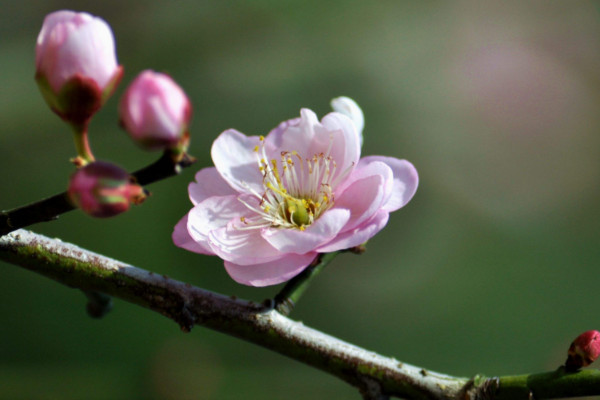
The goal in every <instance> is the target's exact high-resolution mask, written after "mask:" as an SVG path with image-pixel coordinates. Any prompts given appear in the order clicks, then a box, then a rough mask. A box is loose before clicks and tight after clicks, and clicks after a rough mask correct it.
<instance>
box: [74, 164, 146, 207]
mask: <svg viewBox="0 0 600 400" xmlns="http://www.w3.org/2000/svg"><path fill="white" fill-rule="evenodd" d="M67 194H68V196H69V199H70V200H71V202H72V203H73V205H75V206H76V207H79V208H81V209H82V210H83V211H84V212H85V213H86V214H89V215H91V216H93V217H98V218H105V217H112V216H114V215H117V214H120V213H122V212H124V211H127V210H128V209H129V205H130V204H131V203H133V204H140V203H141V202H142V201H144V199H145V198H146V194H145V192H144V189H143V188H142V187H141V186H139V185H138V184H136V183H133V182H132V179H131V176H130V175H129V173H127V171H125V170H123V169H122V168H120V167H117V166H116V165H114V164H110V163H107V162H103V161H95V162H93V163H90V164H88V165H86V166H85V167H82V168H80V169H78V170H77V171H75V173H74V174H73V175H72V176H71V180H70V182H69V189H68V190H67Z"/></svg>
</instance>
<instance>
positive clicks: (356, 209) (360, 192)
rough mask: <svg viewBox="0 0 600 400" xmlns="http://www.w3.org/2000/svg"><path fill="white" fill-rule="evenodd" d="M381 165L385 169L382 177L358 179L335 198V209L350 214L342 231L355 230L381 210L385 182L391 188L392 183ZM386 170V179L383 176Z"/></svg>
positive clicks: (390, 175)
mask: <svg viewBox="0 0 600 400" xmlns="http://www.w3.org/2000/svg"><path fill="white" fill-rule="evenodd" d="M381 165H382V166H384V167H385V169H382V175H371V176H367V177H366V178H363V179H359V180H357V181H355V182H354V183H352V184H351V185H350V186H349V187H348V188H347V189H346V190H345V191H344V192H343V193H342V195H341V196H339V197H338V198H336V200H335V208H342V209H347V210H350V212H351V217H350V220H349V221H348V223H347V224H346V226H344V229H343V231H348V230H351V229H354V228H356V227H357V226H359V225H360V224H362V223H363V222H365V221H367V220H368V219H370V218H371V217H373V215H375V214H376V213H377V211H379V210H380V209H381V206H382V205H383V201H384V198H385V197H386V190H385V186H386V182H389V183H390V186H391V181H392V180H391V177H392V172H391V171H390V169H389V168H388V167H387V166H385V164H381ZM386 170H387V175H388V177H386V176H385V175H384V174H385V172H386ZM386 178H387V179H386Z"/></svg>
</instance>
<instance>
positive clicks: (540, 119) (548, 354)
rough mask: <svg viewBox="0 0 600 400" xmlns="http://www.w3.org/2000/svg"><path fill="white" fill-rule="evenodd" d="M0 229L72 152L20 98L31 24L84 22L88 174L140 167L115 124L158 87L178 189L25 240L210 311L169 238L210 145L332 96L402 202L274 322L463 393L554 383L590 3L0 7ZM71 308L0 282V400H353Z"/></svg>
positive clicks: (215, 339) (293, 371)
mask: <svg viewBox="0 0 600 400" xmlns="http://www.w3.org/2000/svg"><path fill="white" fill-rule="evenodd" d="M0 6H1V7H0V9H1V12H0V67H1V68H0V79H1V82H0V121H1V125H0V167H1V168H0V188H2V190H1V196H0V208H3V209H10V208H13V207H17V206H20V205H23V204H26V203H29V202H32V201H35V200H38V199H40V198H43V197H46V196H49V195H52V194H55V193H57V192H60V191H63V190H64V189H65V187H66V184H67V179H68V176H69V174H70V173H71V172H72V170H73V167H72V166H71V165H70V164H69V162H68V159H69V158H70V157H72V156H73V155H74V147H73V145H72V141H71V138H70V132H69V131H68V129H67V127H66V125H65V124H64V123H63V122H62V121H60V120H59V119H58V118H57V117H56V116H55V115H53V114H52V113H51V112H50V111H49V110H48V108H47V106H46V105H45V103H44V102H43V100H42V98H41V96H40V94H39V92H38V89H37V87H36V84H35V82H34V80H33V75H34V72H35V67H34V46H35V40H36V37H37V34H38V32H39V29H40V27H41V24H42V21H43V18H44V16H45V15H46V14H47V13H49V12H51V11H54V10H57V9H63V8H68V9H74V10H78V11H88V12H90V13H92V14H95V15H98V16H101V17H102V18H104V19H105V20H106V21H107V22H108V23H109V24H110V25H111V26H112V28H113V31H114V33H115V37H116V41H117V53H118V59H119V62H120V63H121V64H122V65H123V66H124V68H125V76H124V79H123V82H122V83H121V85H120V86H119V88H118V89H117V92H116V93H115V95H114V96H113V98H111V100H110V101H109V102H108V103H107V104H106V106H105V107H104V108H103V109H102V110H101V112H100V113H99V114H98V115H97V116H96V117H95V118H94V120H93V122H92V125H91V129H90V134H91V144H92V147H93V150H94V153H95V154H96V156H97V157H98V158H101V159H106V160H111V161H113V162H116V163H118V164H120V165H122V166H124V167H126V168H127V169H129V170H134V169H138V168H140V167H142V166H144V165H146V164H148V163H150V162H152V161H153V160H154V159H155V158H157V157H158V154H151V153H144V152H143V151H141V150H139V149H138V148H137V147H135V145H134V144H133V143H132V142H131V141H130V139H129V138H128V137H127V135H126V134H125V133H124V132H123V131H121V130H120V129H119V128H118V126H117V115H116V108H117V104H118V98H119V96H120V94H121V93H122V92H123V91H124V89H125V87H126V85H127V84H128V83H129V82H130V81H131V80H132V79H133V78H134V77H135V76H136V75H137V74H138V73H139V72H140V71H141V70H143V69H147V68H151V69H154V70H158V71H165V72H168V73H169V74H171V75H172V76H173V78H174V79H175V80H176V81H177V82H178V83H179V84H180V85H181V86H182V87H183V88H184V89H185V90H186V92H187V93H188V95H189V97H190V98H191V101H192V103H193V108H194V118H193V122H192V126H191V133H192V144H191V149H190V153H191V154H193V155H194V156H196V157H197V158H198V160H199V162H198V164H197V166H196V167H193V168H191V169H188V170H186V171H184V172H183V173H182V174H181V176H178V177H176V178H173V179H169V180H167V181H162V182H159V183H156V184H154V185H152V186H150V187H149V189H150V190H151V191H152V192H153V195H152V197H151V198H150V199H149V200H148V201H147V202H146V203H145V204H143V205H142V206H139V207H135V208H134V209H132V210H131V211H130V212H128V213H126V214H125V215H122V216H119V217H116V218H114V219H108V220H94V219H92V218H90V217H87V216H86V215H84V214H83V213H81V212H78V211H75V212H71V213H68V214H66V215H63V216H61V217H60V219H59V220H57V221H55V222H51V223H44V224H37V225H35V226H33V227H32V229H33V230H35V231H36V232H39V233H43V234H45V235H49V236H51V237H60V238H62V239H63V240H65V241H70V242H74V243H76V244H78V245H80V246H82V247H86V248H88V249H91V250H93V251H96V252H99V253H102V254H106V255H109V256H111V257H114V258H118V259H120V260H123V261H125V262H128V263H131V264H133V265H136V266H139V267H142V268H144V269H148V270H151V271H154V272H156V273H161V274H166V275H168V276H170V277H173V278H176V279H179V280H183V281H186V282H189V283H191V284H194V285H196V286H200V287H204V288H207V289H210V290H213V291H217V292H221V293H224V294H227V295H236V296H238V297H242V298H247V299H252V300H259V301H260V300H262V299H265V298H268V297H272V296H273V295H274V294H275V293H276V292H277V290H278V287H269V288H263V289H256V288H248V287H243V286H241V285H238V284H236V283H235V282H234V281H232V280H231V279H230V278H229V277H228V276H227V274H226V273H225V271H224V269H223V268H222V262H221V261H220V260H219V259H218V258H216V257H207V256H201V255H196V254H192V253H187V252H185V251H184V250H181V249H179V248H176V247H175V246H174V245H173V244H172V243H171V239H170V235H171V231H172V228H173V226H174V225H175V223H176V222H177V221H178V220H179V219H180V218H181V217H182V216H183V215H184V214H185V213H186V212H187V211H188V209H189V208H190V203H189V200H188V198H187V192H186V191H187V185H188V183H189V182H190V181H191V180H192V179H193V176H194V173H195V171H196V170H197V169H199V168H200V167H204V166H209V165H211V160H210V158H209V150H210V146H211V143H212V141H213V140H214V139H215V138H216V136H217V135H218V134H219V133H220V132H221V131H223V130H225V129H227V128H236V129H238V130H240V131H242V132H244V133H246V134H249V135H257V134H264V133H266V132H268V131H269V130H270V129H271V128H273V127H274V126H276V125H277V124H278V123H279V122H280V121H282V120H285V119H289V118H293V117H295V116H297V115H298V114H299V109H300V108H301V107H308V108H311V109H313V110H314V111H315V112H317V114H318V115H319V116H322V115H324V114H325V113H327V112H329V101H330V99H331V98H333V97H337V96H340V95H346V96H350V97H352V98H354V99H355V100H356V101H357V102H358V103H359V104H360V105H361V107H362V108H363V111H364V113H365V121H366V127H365V131H364V135H365V144H364V147H363V154H365V155H368V154H382V155H389V156H394V157H398V158H406V159H408V160H410V161H411V162H413V163H414V165H415V166H416V168H417V169H418V171H419V175H420V187H419V189H418V191H417V194H416V196H415V197H414V199H413V200H412V201H411V202H410V203H409V205H408V206H406V207H405V208H404V209H401V210H400V211H398V212H396V213H394V214H392V215H391V219H390V222H389V224H388V226H387V227H386V229H384V230H383V231H382V232H381V233H380V234H379V235H378V236H377V237H376V238H374V239H373V240H372V241H371V242H370V243H369V246H368V251H367V252H366V253H365V254H364V255H361V256H353V255H342V256H340V257H338V258H337V259H336V260H335V261H334V262H333V263H332V264H331V265H330V266H329V267H328V268H327V269H326V270H325V272H324V273H323V274H322V275H321V276H320V277H319V278H318V279H317V281H316V282H314V284H313V285H312V286H311V288H310V290H309V291H308V293H306V295H305V297H304V298H303V299H302V301H301V302H300V304H299V306H298V307H297V309H296V311H295V312H294V313H293V314H292V317H293V318H294V319H297V320H302V321H303V322H304V323H305V324H307V325H309V326H311V327H315V328H317V329H320V330H323V331H325V332H327V333H330V334H332V335H335V336H338V337H339V338H341V339H344V340H347V341H349V342H352V343H355V344H357V345H359V346H363V347H365V348H367V349H370V350H374V351H376V352H379V353H381V354H384V355H389V356H394V357H396V358H397V359H399V360H402V361H404V362H409V363H412V364H416V365H419V366H422V367H426V368H429V369H433V370H437V371H440V372H445V373H449V374H454V375H461V376H472V375H474V374H475V373H482V374H488V375H500V374H520V373H528V372H538V371H543V370H550V369H554V368H556V367H557V366H558V365H559V364H560V363H562V362H564V360H565V358H566V350H567V348H568V345H569V343H570V342H571V340H572V339H573V338H574V337H575V336H576V335H577V334H579V333H581V332H583V331H584V330H588V329H594V328H595V329H600V317H599V313H598V295H597V293H596V292H597V290H598V286H599V284H600V274H599V271H598V260H599V259H600V247H599V246H598V242H599V233H600V224H599V218H598V217H599V211H600V205H599V202H598V200H599V198H600V157H598V152H599V149H600V136H599V135H598V131H599V127H600V113H599V112H598V109H599V105H600V96H599V95H598V93H599V91H598V88H599V87H600V75H599V71H600V11H599V10H598V8H597V7H596V5H595V4H594V3H591V2H587V1H569V2H565V1H544V2H521V1H505V2H491V1H490V2H488V1H483V2H482V1H475V0H473V1H467V0H461V1H446V2H434V1H380V2H371V1H309V0H304V1H292V0H278V1H275V0H272V1H267V0H263V1H247V2H244V1H172V2H166V1H135V2H134V1H116V0H110V1H102V2H100V1H91V0H88V1H49V0H44V1H42V0H38V1H16V0H0ZM84 307H85V299H84V296H83V295H82V294H81V293H80V292H79V291H77V290H72V289H68V288H66V287H63V286H60V285H58V284H56V283H54V282H52V281H50V280H48V279H45V278H43V277H41V276H38V275H35V274H32V273H31V272H28V271H26V270H22V269H20V268H18V267H15V266H13V265H9V264H2V265H1V269H0V399H63V400H68V399H83V398H86V399H241V398H243V399H284V398H285V399H307V398H311V399H332V398H334V399H346V398H347V399H358V398H359V395H358V393H357V392H356V391H355V390H354V389H352V388H350V387H347V386H346V384H344V383H342V382H340V381H338V380H337V379H335V378H333V377H330V376H328V375H326V374H324V373H322V372H319V371H316V370H313V369H311V368H309V367H306V366H304V365H302V364H299V363H297V362H295V361H293V360H289V359H287V358H284V357H282V356H279V355H277V354H274V353H271V352H268V351H266V350H263V349H261V348H258V347H255V346H253V345H250V344H247V343H245V342H242V341H239V340H237V339H234V338H230V337H227V336H224V335H221V334H218V333H215V332H212V331H209V330H206V329H203V328H199V327H197V328H195V329H194V330H193V331H192V332H191V333H190V334H184V333H182V332H181V331H180V330H179V328H178V326H177V325H176V324H174V323H172V322H171V321H169V320H167V319H165V318H163V317H161V316H159V315H158V314H155V313H153V312H150V311H148V310H145V309H141V308H138V307H137V306H133V305H130V304H127V303H124V302H122V301H119V300H116V301H115V308H114V310H113V311H112V312H111V313H110V314H109V315H108V316H107V317H105V318H104V319H102V320H93V319H90V318H89V317H87V316H86V314H85V311H84Z"/></svg>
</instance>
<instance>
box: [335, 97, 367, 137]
mask: <svg viewBox="0 0 600 400" xmlns="http://www.w3.org/2000/svg"><path fill="white" fill-rule="evenodd" d="M331 108H333V111H337V112H339V113H341V114H344V115H345V116H347V117H349V118H350V119H351V120H352V122H353V123H354V126H355V127H356V131H357V132H358V136H359V137H360V145H361V146H362V144H363V134H362V132H363V129H364V128H365V116H364V115H363V112H362V110H361V109H360V107H359V106H358V104H356V102H355V101H354V100H352V99H351V98H350V97H346V96H340V97H336V98H335V99H333V100H331Z"/></svg>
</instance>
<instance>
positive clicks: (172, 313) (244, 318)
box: [0, 230, 600, 400]
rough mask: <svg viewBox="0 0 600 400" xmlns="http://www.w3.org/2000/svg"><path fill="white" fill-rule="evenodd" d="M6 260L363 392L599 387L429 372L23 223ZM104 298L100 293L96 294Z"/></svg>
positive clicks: (593, 382) (584, 376)
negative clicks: (288, 361) (253, 347)
mask: <svg viewBox="0 0 600 400" xmlns="http://www.w3.org/2000/svg"><path fill="white" fill-rule="evenodd" d="M0 260H3V261H7V262H10V263H13V264H16V265H20V266H22V267H24V268H26V269H29V270H31V271H34V272H36V273H39V274H42V275H44V276H47V277H49V278H51V279H54V280H56V281H58V282H60V283H62V284H65V285H67V286H69V287H73V288H77V289H81V290H83V291H85V292H86V293H92V292H98V293H105V294H108V295H111V296H114V297H118V298H120V299H123V300H126V301H129V302H131V303H134V304H138V305H141V306H142V307H145V308H149V309H151V310H154V311H156V312H158V313H160V314H162V315H164V316H166V317H168V318H170V319H172V320H173V321H175V322H176V323H177V324H179V326H180V327H181V329H182V330H183V331H185V332H188V331H190V330H191V329H192V327H193V326H194V325H199V326H204V327H207V328H210V329H214V330H217V331H220V332H223V333H225V334H228V335H231V336H235V337H238V338H241V339H244V340H247V341H249V342H251V343H255V344H257V345H260V346H263V347H265V348H267V349H270V350H273V351H275V352H278V353H280V354H283V355H286V356H288V357H290V358H293V359H295V360H298V361H301V362H304V363H306V364H308V365H311V366H313V367H315V368H318V369H321V370H323V371H325V372H328V373H330V374H332V375H334V376H337V377H338V378H340V379H342V380H344V381H345V382H347V383H349V384H351V385H353V386H355V387H357V388H358V389H359V390H360V391H361V394H362V396H363V398H364V399H372V400H375V399H377V400H385V399H388V398H389V397H390V396H397V397H401V398H405V399H446V400H449V399H453V400H458V399H461V400H462V399H469V400H486V399H498V400H504V399H515V400H519V399H523V400H530V399H540V398H560V397H573V396H592V395H598V394H600V371H598V370H585V371H579V372H565V371H564V368H559V369H558V370H557V371H553V372H548V373H542V374H531V375H522V376H505V377H498V378H485V377H476V378H473V379H471V380H467V379H465V378H460V377H452V376H448V375H443V374H439V373H436V372H431V371H428V370H425V369H422V368H419V367H416V366H413V365H409V364H405V363H402V362H399V361H397V360H395V359H394V358H388V357H383V356H381V355H379V354H376V353H373V352H371V351H368V350H365V349H362V348H360V347H358V346H355V345H352V344H350V343H347V342H344V341H341V340H339V339H337V338H334V337H331V336H329V335H326V334H324V333H322V332H319V331H317V330H315V329H312V328H309V327H307V326H305V325H303V324H302V323H300V322H295V321H292V320H290V319H288V318H287V317H285V316H283V315H282V314H280V313H279V312H277V310H275V309H273V308H272V307H270V305H271V304H273V302H272V301H268V302H265V304H255V303H253V302H248V301H244V300H239V299H236V298H234V297H226V296H223V295H221V294H217V293H212V292H209V291H206V290H203V289H200V288H197V287H194V286H192V285H190V284H188V283H183V282H179V281H176V280H173V279H170V278H168V277H166V276H163V275H158V274H154V273H152V272H148V271H145V270H142V269H139V268H136V267H134V266H131V265H128V264H125V263H122V262H120V261H116V260H113V259H111V258H108V257H104V256H101V255H99V254H96V253H92V252H90V251H88V250H85V249H82V248H79V247H77V246H74V245H72V244H68V243H64V242H61V241H60V240H57V239H50V238H47V237H45V236H42V235H38V234H35V233H32V232H28V231H24V230H19V231H17V232H13V233H12V234H10V235H6V236H3V237H0ZM92 300H94V301H96V302H97V301H98V300H102V298H101V297H100V298H93V299H92Z"/></svg>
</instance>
